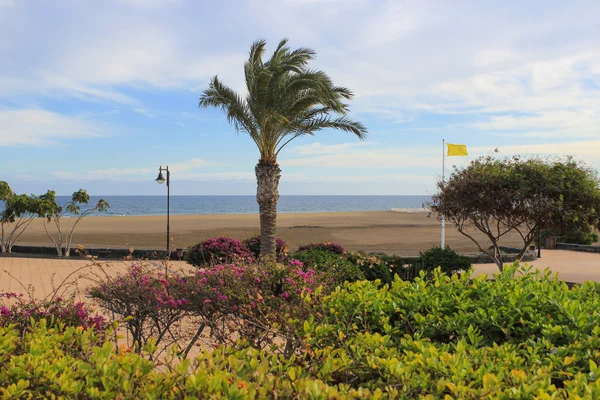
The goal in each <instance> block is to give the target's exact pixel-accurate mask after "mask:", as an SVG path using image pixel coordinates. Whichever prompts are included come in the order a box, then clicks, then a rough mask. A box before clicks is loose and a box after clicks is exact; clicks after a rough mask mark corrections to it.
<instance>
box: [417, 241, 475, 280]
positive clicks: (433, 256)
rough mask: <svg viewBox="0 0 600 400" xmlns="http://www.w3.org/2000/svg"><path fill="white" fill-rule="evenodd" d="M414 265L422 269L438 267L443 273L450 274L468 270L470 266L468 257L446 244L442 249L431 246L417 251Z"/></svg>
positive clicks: (430, 269)
mask: <svg viewBox="0 0 600 400" xmlns="http://www.w3.org/2000/svg"><path fill="white" fill-rule="evenodd" d="M415 266H416V267H417V268H418V269H422V270H424V271H432V270H434V269H436V268H438V267H439V268H441V270H442V272H443V273H444V274H446V275H452V274H455V273H457V272H460V271H466V270H468V269H469V268H470V267H471V260H469V258H468V257H465V256H461V255H460V254H458V253H457V252H455V251H454V250H452V249H450V247H448V246H446V247H445V248H443V249H442V248H440V247H432V248H431V249H429V250H427V251H422V252H420V253H419V258H417V260H416V261H415Z"/></svg>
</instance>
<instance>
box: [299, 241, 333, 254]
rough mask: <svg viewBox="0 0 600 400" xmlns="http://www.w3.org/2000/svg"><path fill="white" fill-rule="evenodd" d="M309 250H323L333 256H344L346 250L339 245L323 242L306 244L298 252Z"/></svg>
mask: <svg viewBox="0 0 600 400" xmlns="http://www.w3.org/2000/svg"><path fill="white" fill-rule="evenodd" d="M309 250H323V251H328V252H330V253H333V254H344V248H343V247H342V246H340V245H339V244H335V243H330V242H322V243H311V244H305V245H303V246H300V247H299V248H298V251H309Z"/></svg>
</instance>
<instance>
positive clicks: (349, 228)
mask: <svg viewBox="0 0 600 400" xmlns="http://www.w3.org/2000/svg"><path fill="white" fill-rule="evenodd" d="M277 223H278V232H277V236H279V237H281V238H283V239H285V240H286V241H287V242H288V244H289V247H290V249H295V248H297V247H298V246H299V245H302V244H306V243H311V242H321V241H329V242H335V243H339V244H341V245H343V246H344V247H345V248H347V249H348V250H365V251H369V252H371V251H377V252H385V253H390V254H400V255H407V256H408V255H417V254H418V253H419V251H422V250H426V249H429V248H431V247H432V246H436V245H437V246H439V244H440V222H439V221H438V220H437V219H436V218H435V217H433V216H432V217H428V214H427V213H426V212H418V213H414V212H412V213H405V212H392V211H365V212H336V213H286V214H279V216H278V220H277ZM65 224H66V221H64V222H63V225H65ZM49 227H50V228H52V227H53V226H52V225H50V226H49ZM258 234H259V217H258V215H257V214H235V215H234V214H229V215H176V216H171V238H172V243H173V245H174V246H175V247H179V248H185V247H187V246H189V245H191V244H194V243H198V242H199V241H201V240H203V239H206V238H208V237H213V236H230V237H235V238H238V239H246V238H249V237H251V236H254V235H258ZM476 236H477V237H478V238H482V235H476ZM520 242H521V241H520V238H519V237H517V236H509V237H507V238H506V239H504V242H503V243H502V244H503V245H506V246H510V245H520ZM483 243H487V242H486V241H484V242H483ZM18 244H22V245H38V246H51V245H52V243H51V241H50V239H49V238H48V237H47V236H46V233H45V232H44V226H43V220H41V219H38V220H35V221H34V222H33V223H32V224H31V226H30V227H29V229H28V230H27V231H26V232H25V233H24V234H23V236H22V237H21V239H20V241H19V243H18ZM79 244H80V245H83V246H85V247H88V248H95V247H101V248H135V249H162V248H164V247H165V246H166V217H165V216H135V217H104V216H102V217H99V216H93V217H87V218H84V219H83V220H81V222H80V223H79V225H78V226H77V229H76V231H75V235H74V240H73V245H74V246H76V245H79ZM446 244H447V245H449V246H450V247H451V248H452V249H454V250H456V251H458V252H461V253H475V252H477V247H476V246H475V245H474V244H473V243H472V242H471V241H470V240H469V239H467V238H466V237H464V236H463V235H461V234H460V233H458V232H457V231H456V229H455V228H454V227H453V226H452V225H448V224H447V226H446Z"/></svg>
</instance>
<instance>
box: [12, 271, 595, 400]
mask: <svg viewBox="0 0 600 400" xmlns="http://www.w3.org/2000/svg"><path fill="white" fill-rule="evenodd" d="M520 274H525V275H524V276H520ZM424 276H425V273H422V278H424ZM422 278H417V279H416V280H415V281H414V282H407V281H402V280H399V279H396V280H394V281H393V282H392V283H391V284H390V285H385V286H380V285H379V284H377V283H375V282H369V281H359V282H354V283H351V284H350V283H347V284H345V285H344V286H343V287H342V288H338V289H337V290H336V291H335V292H333V293H332V294H330V295H327V296H325V297H324V298H320V297H318V291H317V292H316V293H314V294H309V295H306V301H307V302H308V304H311V307H313V313H312V316H310V317H308V318H303V319H302V320H296V321H292V322H291V323H292V326H295V328H296V333H297V335H298V337H299V339H300V342H299V343H300V344H301V345H300V346H299V347H298V348H296V349H295V350H294V352H293V355H291V356H289V357H287V356H284V355H282V354H280V353H279V352H278V351H276V350H275V348H271V349H268V350H258V349H254V348H252V347H249V346H248V345H247V343H244V342H240V343H238V344H237V345H236V346H235V347H229V346H220V347H217V348H216V349H215V350H214V351H206V352H203V353H201V354H200V355H199V356H198V357H197V359H196V360H183V359H178V358H177V357H176V356H175V351H173V352H171V353H170V356H169V357H167V360H166V361H164V362H161V364H160V368H155V367H156V365H157V364H155V363H154V362H152V361H149V360H148V359H146V358H143V354H142V356H140V355H138V354H134V353H132V352H129V351H127V349H124V348H121V349H119V350H118V351H115V350H116V349H115V346H114V345H113V344H112V343H110V342H104V341H103V340H102V339H101V338H100V336H98V335H97V334H95V333H94V332H93V331H92V330H83V329H81V328H75V327H64V326H58V327H53V328H50V327H48V326H46V323H45V321H41V322H39V323H34V324H33V326H32V327H31V328H29V329H28V330H27V331H26V332H25V334H24V335H21V334H20V333H19V331H18V330H17V329H14V327H2V328H0V398H2V399H10V398H28V397H29V398H52V397H53V396H54V397H66V398H81V399H92V398H94V399H95V398H104V399H109V398H110V399H112V398H123V399H138V398H142V399H144V398H146V399H171V398H172V399H186V398H187V399H195V398H202V399H204V398H228V399H262V398H302V399H304V398H308V399H327V398H337V399H350V398H363V399H378V398H390V399H396V398H402V399H404V398H407V399H408V398H430V399H463V398H477V399H479V398H483V399H492V398H523V399H525V398H541V399H552V398H556V399H562V398H574V399H575V398H583V399H595V398H600V380H598V378H599V377H600V368H598V364H600V314H599V311H598V310H600V284H598V283H591V282H589V283H586V284H583V285H580V286H575V287H574V288H572V289H569V288H568V287H567V285H565V284H564V283H563V282H561V281H559V280H557V279H556V278H555V277H552V276H551V275H550V273H549V272H548V273H540V272H533V271H531V270H526V269H521V270H517V269H516V267H513V268H506V270H505V271H504V272H503V273H502V274H498V275H496V279H495V280H487V279H486V278H485V277H480V278H476V279H474V280H470V279H469V274H463V275H462V276H460V277H459V276H457V275H454V276H452V277H448V276H446V275H444V274H442V273H441V272H440V271H439V270H438V271H437V272H436V273H434V274H433V277H432V279H431V280H425V279H422ZM313 296H314V297H313ZM311 297H312V298H314V299H319V301H311V300H312V299H311ZM106 337H107V338H110V337H112V335H110V334H109V335H106ZM146 351H147V352H148V353H147V354H150V353H152V351H153V346H152V344H150V345H148V346H146Z"/></svg>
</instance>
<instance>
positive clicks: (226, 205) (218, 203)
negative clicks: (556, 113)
mask: <svg viewBox="0 0 600 400" xmlns="http://www.w3.org/2000/svg"><path fill="white" fill-rule="evenodd" d="M56 199H57V202H58V203H59V204H64V203H66V202H67V201H69V199H70V196H56ZM99 199H104V200H106V201H107V202H108V203H109V205H110V208H109V209H108V210H107V212H102V213H100V212H97V213H94V214H92V215H91V216H151V215H166V214H167V196H166V195H162V196H161V195H107V196H98V195H93V196H90V202H89V205H94V204H96V202H97V201H98V200H99ZM430 199H431V197H430V196H428V195H281V196H280V198H279V203H278V207H277V211H278V213H282V214H283V213H311V212H353V211H411V210H412V211H417V210H423V204H424V203H425V202H427V201H429V200H430ZM82 208H83V209H85V208H87V207H85V206H83V207H82ZM256 213H258V204H257V203H256V195H171V197H170V214H171V215H219V214H256Z"/></svg>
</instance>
